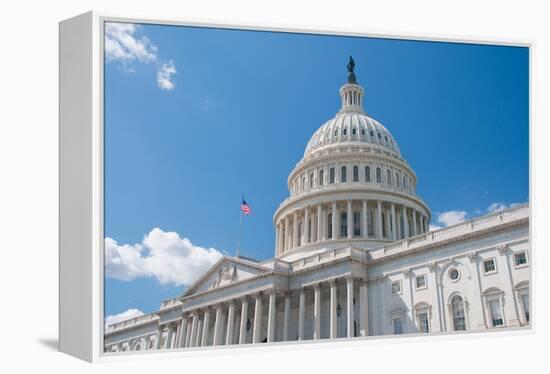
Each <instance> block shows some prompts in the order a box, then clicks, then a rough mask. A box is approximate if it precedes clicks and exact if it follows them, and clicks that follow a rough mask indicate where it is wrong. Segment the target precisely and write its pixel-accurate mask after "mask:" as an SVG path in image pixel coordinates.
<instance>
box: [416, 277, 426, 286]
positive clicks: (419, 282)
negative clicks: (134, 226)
mask: <svg viewBox="0 0 550 374" xmlns="http://www.w3.org/2000/svg"><path fill="white" fill-rule="evenodd" d="M422 288H426V276H425V275H419V276H418V277H416V289H417V290H419V289H422Z"/></svg>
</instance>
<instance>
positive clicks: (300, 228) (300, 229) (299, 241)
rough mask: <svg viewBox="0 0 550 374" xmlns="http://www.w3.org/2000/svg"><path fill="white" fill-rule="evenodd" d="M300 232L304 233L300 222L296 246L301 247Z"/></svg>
mask: <svg viewBox="0 0 550 374" xmlns="http://www.w3.org/2000/svg"><path fill="white" fill-rule="evenodd" d="M302 232H304V231H303V227H302V222H300V223H299V224H298V246H301V245H302Z"/></svg>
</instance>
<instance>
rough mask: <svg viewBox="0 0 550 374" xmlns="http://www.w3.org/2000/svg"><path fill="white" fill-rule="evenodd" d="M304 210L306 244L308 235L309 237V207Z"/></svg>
mask: <svg viewBox="0 0 550 374" xmlns="http://www.w3.org/2000/svg"><path fill="white" fill-rule="evenodd" d="M304 210H305V212H304V224H303V230H302V237H303V239H302V245H306V244H307V243H308V237H309V224H308V223H309V208H308V207H306V208H305V209H304Z"/></svg>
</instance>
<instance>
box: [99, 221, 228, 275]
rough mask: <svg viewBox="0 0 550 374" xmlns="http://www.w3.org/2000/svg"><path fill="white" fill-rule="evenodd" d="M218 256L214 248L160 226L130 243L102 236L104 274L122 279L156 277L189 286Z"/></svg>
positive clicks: (219, 255)
mask: <svg viewBox="0 0 550 374" xmlns="http://www.w3.org/2000/svg"><path fill="white" fill-rule="evenodd" d="M221 257H222V254H221V253H220V252H219V251H218V250H216V249H214V248H203V247H199V246H195V245H194V244H193V243H191V241H190V240H189V239H187V238H183V239H182V238H180V236H179V235H178V234H177V233H175V232H165V231H162V230H161V229H159V228H154V229H153V230H151V232H150V233H149V234H147V235H146V236H145V237H144V238H143V241H142V242H141V243H136V244H133V245H130V244H122V245H120V244H118V243H117V242H116V241H115V240H113V239H111V238H105V274H106V276H107V277H109V278H114V279H119V280H123V281H131V280H134V279H136V278H139V277H155V278H156V279H157V280H158V281H159V282H160V283H161V284H173V285H177V286H181V285H183V286H188V285H190V284H191V283H193V282H194V281H195V280H196V279H197V278H198V277H199V276H200V275H201V274H202V273H204V271H206V270H207V269H208V268H209V267H210V266H212V265H213V264H214V263H215V262H216V261H218V260H219V259H220V258H221Z"/></svg>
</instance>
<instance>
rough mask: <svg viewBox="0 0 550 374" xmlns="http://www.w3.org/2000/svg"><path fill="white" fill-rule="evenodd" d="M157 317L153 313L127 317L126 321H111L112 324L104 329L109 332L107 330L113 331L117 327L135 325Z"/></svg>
mask: <svg viewBox="0 0 550 374" xmlns="http://www.w3.org/2000/svg"><path fill="white" fill-rule="evenodd" d="M157 318H158V317H157V316H156V315H154V314H146V315H143V316H139V317H135V318H132V319H128V320H126V321H122V322H117V323H113V324H112V325H109V326H107V328H106V330H107V332H109V331H113V330H118V329H120V328H123V327H131V326H136V325H139V324H141V323H144V322H149V321H152V320H155V319H157Z"/></svg>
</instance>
